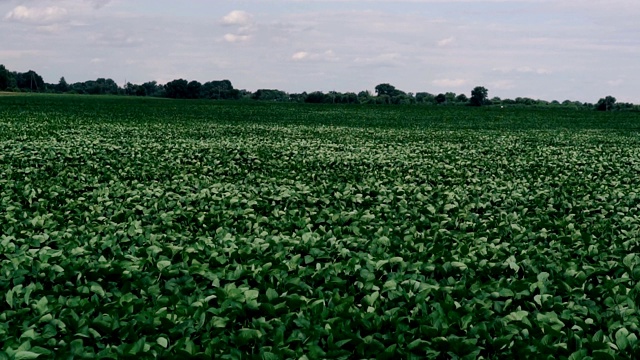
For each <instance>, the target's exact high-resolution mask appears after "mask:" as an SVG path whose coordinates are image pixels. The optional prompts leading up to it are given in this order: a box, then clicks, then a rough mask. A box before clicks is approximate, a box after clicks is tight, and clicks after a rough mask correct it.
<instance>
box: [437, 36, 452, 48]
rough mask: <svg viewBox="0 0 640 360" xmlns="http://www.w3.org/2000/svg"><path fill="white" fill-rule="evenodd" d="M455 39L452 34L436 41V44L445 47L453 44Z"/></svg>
mask: <svg viewBox="0 0 640 360" xmlns="http://www.w3.org/2000/svg"><path fill="white" fill-rule="evenodd" d="M455 41H456V38H454V37H453V36H452V37H448V38H446V39H442V40H440V41H438V46H440V47H445V46H448V45H451V44H453V43H454V42H455Z"/></svg>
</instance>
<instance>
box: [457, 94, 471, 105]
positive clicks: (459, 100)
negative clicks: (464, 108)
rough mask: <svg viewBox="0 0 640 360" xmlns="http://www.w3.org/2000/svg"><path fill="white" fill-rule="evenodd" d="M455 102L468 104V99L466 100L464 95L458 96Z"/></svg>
mask: <svg viewBox="0 0 640 360" xmlns="http://www.w3.org/2000/svg"><path fill="white" fill-rule="evenodd" d="M456 101H457V102H459V103H461V104H466V103H467V102H469V98H467V95H465V94H460V95H458V96H456Z"/></svg>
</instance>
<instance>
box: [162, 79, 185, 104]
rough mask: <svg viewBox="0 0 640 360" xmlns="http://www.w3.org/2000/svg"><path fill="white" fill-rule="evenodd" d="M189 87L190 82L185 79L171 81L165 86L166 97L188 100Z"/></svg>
mask: <svg viewBox="0 0 640 360" xmlns="http://www.w3.org/2000/svg"><path fill="white" fill-rule="evenodd" d="M188 85H189V82H188V81H187V80H184V79H177V80H173V81H169V82H168V83H166V84H165V85H164V89H165V91H166V96H167V97H168V98H172V99H186V98H187V96H188V94H189V90H188V89H187V87H188Z"/></svg>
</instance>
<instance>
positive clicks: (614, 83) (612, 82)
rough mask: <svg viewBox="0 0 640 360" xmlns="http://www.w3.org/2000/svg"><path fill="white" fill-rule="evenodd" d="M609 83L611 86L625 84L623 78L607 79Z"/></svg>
mask: <svg viewBox="0 0 640 360" xmlns="http://www.w3.org/2000/svg"><path fill="white" fill-rule="evenodd" d="M607 84H608V85H609V86H620V85H622V84H624V80H622V79H617V80H609V81H607Z"/></svg>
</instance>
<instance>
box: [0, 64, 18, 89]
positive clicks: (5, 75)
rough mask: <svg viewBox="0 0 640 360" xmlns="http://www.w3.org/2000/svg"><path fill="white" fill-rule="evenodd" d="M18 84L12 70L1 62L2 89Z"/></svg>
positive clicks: (0, 81)
mask: <svg viewBox="0 0 640 360" xmlns="http://www.w3.org/2000/svg"><path fill="white" fill-rule="evenodd" d="M15 86H16V83H15V78H14V76H13V73H11V71H9V70H7V68H5V67H4V65H2V64H0V91H5V90H9V89H11V88H13V87H15Z"/></svg>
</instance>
